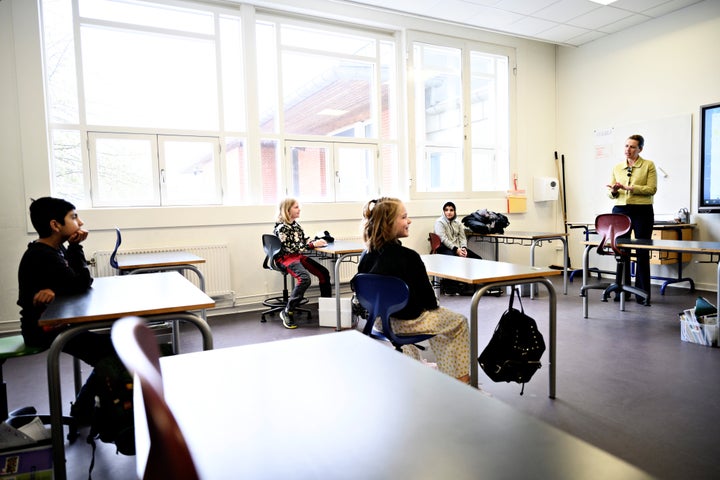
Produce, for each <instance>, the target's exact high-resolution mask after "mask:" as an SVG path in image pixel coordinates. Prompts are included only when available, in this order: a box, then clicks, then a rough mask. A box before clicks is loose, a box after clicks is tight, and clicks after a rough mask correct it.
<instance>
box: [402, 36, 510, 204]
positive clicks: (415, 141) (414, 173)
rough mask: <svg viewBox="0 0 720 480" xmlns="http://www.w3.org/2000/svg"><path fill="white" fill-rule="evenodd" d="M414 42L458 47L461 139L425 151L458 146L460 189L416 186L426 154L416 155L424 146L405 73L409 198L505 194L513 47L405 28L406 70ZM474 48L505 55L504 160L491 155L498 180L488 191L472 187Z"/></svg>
mask: <svg viewBox="0 0 720 480" xmlns="http://www.w3.org/2000/svg"><path fill="white" fill-rule="evenodd" d="M416 43H423V44H427V45H437V46H438V47H449V48H456V49H460V50H461V62H462V63H461V65H462V67H461V79H462V82H461V84H462V89H463V99H462V112H463V125H462V138H459V139H458V141H457V142H456V144H454V145H449V144H448V145H427V148H428V152H431V151H432V150H436V151H444V150H445V151H446V150H447V149H452V148H458V147H459V148H461V156H462V170H461V174H462V175H463V179H462V185H463V189H462V191H445V190H443V189H429V191H421V190H420V189H419V188H418V181H423V178H424V177H425V176H427V175H429V172H428V171H427V168H428V161H429V160H428V155H425V154H419V153H418V152H423V151H424V150H425V149H424V148H422V147H423V144H424V139H423V138H420V137H422V135H423V133H422V132H418V131H417V124H416V105H417V102H416V98H415V83H414V75H408V87H407V91H408V122H409V125H410V128H409V145H410V148H409V153H408V156H409V169H410V179H411V181H410V197H411V198H413V199H437V198H444V197H446V196H447V195H448V194H449V195H452V196H453V198H455V199H458V198H478V197H485V198H496V197H501V196H505V194H506V190H507V189H508V188H509V186H510V183H511V178H510V172H511V171H512V170H511V165H512V163H513V159H514V150H515V148H514V142H513V138H514V128H515V127H514V126H515V114H514V110H515V109H514V105H515V91H516V85H515V75H514V71H515V65H516V60H515V50H514V49H513V48H510V47H503V46H499V45H491V44H486V43H482V42H475V41H469V40H465V39H460V38H454V37H447V36H442V35H437V34H432V33H425V32H418V31H408V33H407V42H406V55H407V58H408V64H407V66H406V68H407V71H408V72H413V71H414V51H413V48H414V45H415V44H416ZM471 51H477V52H483V53H489V54H495V55H502V56H506V57H507V58H508V70H509V71H508V75H507V78H508V86H507V88H508V112H507V123H508V131H507V137H508V140H507V154H506V158H507V161H506V162H503V163H502V164H500V163H499V162H500V160H499V158H498V156H497V155H496V156H495V157H494V164H493V166H494V168H496V169H499V177H501V179H499V180H498V183H497V184H496V185H494V188H492V189H489V190H482V191H474V190H473V186H472V183H473V182H472V175H473V170H472V165H473V162H472V153H473V151H472V129H471V123H472V118H470V114H471V112H472V109H471V107H472V104H471V99H470V93H471V92H470V87H469V86H470V52H471Z"/></svg>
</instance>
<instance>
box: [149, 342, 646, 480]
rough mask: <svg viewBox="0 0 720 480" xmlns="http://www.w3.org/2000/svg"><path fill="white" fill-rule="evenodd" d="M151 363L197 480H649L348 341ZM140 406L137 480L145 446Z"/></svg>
mask: <svg viewBox="0 0 720 480" xmlns="http://www.w3.org/2000/svg"><path fill="white" fill-rule="evenodd" d="M160 364H161V368H162V373H163V378H164V381H163V384H164V390H165V398H166V400H167V402H168V404H169V405H170V408H171V409H172V411H173V412H174V414H175V416H176V418H177V420H178V423H179V425H180V428H181V429H182V431H183V433H184V436H185V438H186V440H187V442H188V445H189V447H190V451H191V453H192V455H193V458H194V461H195V465H196V467H197V470H198V473H199V475H200V477H201V478H203V479H208V480H225V479H227V480H235V479H253V480H266V479H267V480H277V479H293V480H305V479H318V480H324V479H333V480H336V479H343V480H368V479H372V480H384V479H393V480H395V479H404V478H408V479H412V478H419V479H441V478H447V479H452V480H477V479H479V478H480V479H482V478H487V479H500V478H505V479H523V478H524V479H526V478H538V479H553V480H577V479H583V480H607V479H623V480H634V479H647V478H650V476H649V475H647V474H645V473H644V472H642V471H640V470H639V469H637V468H635V467H633V466H632V465H630V464H628V463H626V462H625V461H623V460H620V459H619V458H617V457H614V456H612V455H610V454H609V453H607V452H604V451H602V450H600V449H598V448H596V447H594V446H592V445H590V444H588V443H586V442H584V441H582V440H579V439H578V438H576V437H573V436H571V435H568V434H566V433H564V432H562V431H560V430H558V429H556V428H554V427H552V426H550V425H548V424H546V423H543V422H541V421H539V420H537V419H535V418H532V417H530V416H529V415H527V414H525V413H523V412H520V411H518V410H516V409H514V408H512V407H510V406H509V405H506V404H505V403H503V402H501V401H499V400H497V399H495V398H489V397H487V396H485V395H483V394H482V393H480V392H478V391H477V390H475V389H473V388H470V387H468V386H467V385H464V384H462V383H461V382H458V381H457V380H455V379H454V378H451V377H449V376H447V375H444V374H442V373H440V372H437V371H435V370H432V369H430V368H428V367H426V366H424V365H422V364H421V363H419V362H417V361H415V360H413V359H411V358H409V357H407V356H405V355H402V354H400V353H398V352H396V351H395V350H393V349H392V348H388V347H387V345H386V344H384V343H382V342H378V341H376V340H373V339H371V338H369V337H366V336H364V335H362V334H360V333H359V332H357V331H344V332H340V333H332V334H324V335H315V336H312V337H302V338H294V339H291V340H282V341H275V342H267V343H260V344H256V345H246V346H241V347H232V348H223V349H218V350H212V351H207V352H195V353H188V354H183V355H176V356H173V357H163V358H162V359H161V360H160ZM209 373H212V374H209ZM135 392H136V395H137V396H141V394H140V393H139V392H140V388H136V389H135ZM140 402H141V399H137V401H136V408H135V422H136V430H135V431H136V437H137V441H136V446H137V451H138V454H137V461H138V465H137V474H138V476H141V475H142V472H143V471H144V468H145V462H146V459H147V449H148V439H147V434H146V432H147V425H146V422H145V420H144V408H142V407H141V403H140Z"/></svg>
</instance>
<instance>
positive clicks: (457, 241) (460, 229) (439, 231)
mask: <svg viewBox="0 0 720 480" xmlns="http://www.w3.org/2000/svg"><path fill="white" fill-rule="evenodd" d="M435 234H436V235H437V236H438V237H440V246H439V247H438V249H437V253H441V254H443V255H457V256H458V257H468V258H478V259H480V258H481V257H480V255H478V254H477V253H475V252H473V251H472V250H470V249H468V248H467V237H466V236H465V226H464V225H463V224H462V223H461V222H460V220H458V218H457V210H456V208H455V204H454V203H453V202H445V205H443V213H442V215H440V218H438V219H437V220H435ZM467 287H471V288H467ZM442 291H443V292H444V293H445V294H450V295H452V294H459V293H461V292H470V294H472V292H474V288H472V285H465V284H463V283H461V282H456V281H453V280H448V279H443V281H442Z"/></svg>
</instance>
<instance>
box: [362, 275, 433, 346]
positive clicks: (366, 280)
mask: <svg viewBox="0 0 720 480" xmlns="http://www.w3.org/2000/svg"><path fill="white" fill-rule="evenodd" d="M352 286H353V290H355V295H356V296H357V299H358V302H360V305H362V307H363V308H365V309H366V310H367V312H368V317H367V322H366V323H365V328H364V329H363V333H364V334H365V335H368V336H370V337H373V338H377V339H378V340H387V341H389V342H390V343H392V345H393V346H394V347H395V350H397V351H399V352H401V351H402V346H403V345H415V346H416V347H418V348H419V349H421V350H424V349H425V347H423V346H422V345H417V344H418V343H419V342H422V341H424V340H427V339H429V338H432V337H434V336H435V335H431V334H416V335H397V334H396V333H395V332H394V331H393V329H392V324H391V323H390V316H391V315H392V314H393V313H395V312H397V311H399V310H402V309H403V307H405V305H407V302H408V297H409V295H410V290H409V289H408V286H407V284H406V283H405V282H403V281H402V280H401V279H399V278H397V277H390V276H388V275H377V274H374V273H358V274H357V275H355V277H354V278H353V280H352ZM377 317H380V320H381V322H382V331H378V330H375V329H374V328H373V326H374V324H375V320H376V319H377Z"/></svg>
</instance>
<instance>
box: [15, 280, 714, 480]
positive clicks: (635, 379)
mask: <svg viewBox="0 0 720 480" xmlns="http://www.w3.org/2000/svg"><path fill="white" fill-rule="evenodd" d="M554 283H555V285H556V288H557V290H558V292H561V291H562V290H561V289H562V285H561V281H560V279H558V280H557V281H555V282H554ZM578 291H579V285H578V283H577V281H576V282H575V283H571V284H570V289H569V294H568V295H567V296H565V295H562V294H559V295H558V336H557V340H558V350H557V398H556V399H555V400H551V399H549V398H548V397H547V392H548V390H547V387H548V382H547V378H548V377H547V368H546V366H545V367H543V368H542V369H541V370H540V371H539V372H538V373H537V374H536V375H535V377H534V378H533V379H532V381H531V382H530V383H528V384H527V385H526V386H525V393H524V395H522V396H520V386H519V385H517V384H514V383H511V384H506V383H502V384H496V383H493V382H491V381H490V380H489V379H488V378H487V377H485V376H484V374H483V373H482V372H481V373H480V378H481V380H480V381H481V388H482V389H483V390H485V391H486V392H488V393H489V394H490V395H492V396H493V397H495V398H497V399H498V401H502V402H506V403H508V404H510V405H512V406H514V407H515V408H517V409H518V410H521V411H524V412H527V413H528V414H530V415H533V416H535V417H538V418H540V419H542V420H544V421H546V422H548V423H550V424H552V425H554V426H556V427H558V428H560V429H561V430H564V431H566V432H569V433H571V434H573V435H575V436H577V437H579V438H581V439H583V440H585V441H587V442H589V443H591V444H593V445H596V446H598V447H600V448H602V449H604V450H606V451H608V452H610V453H612V454H613V455H616V456H618V457H621V458H623V459H625V460H627V461H628V462H630V463H632V464H634V465H636V466H638V467H640V468H642V469H644V470H645V471H647V472H648V473H650V474H652V475H653V476H656V477H658V478H664V479H704V478H707V479H710V478H715V479H717V478H720V466H719V462H720V428H718V427H719V426H720V425H719V424H720V417H719V416H718V415H720V382H719V381H718V380H719V374H718V370H719V369H720V349H717V348H709V347H703V346H699V345H694V344H689V343H684V342H681V341H680V335H679V325H678V315H677V314H678V312H680V311H681V310H682V309H684V308H689V307H691V306H692V305H694V302H695V298H696V296H697V295H703V296H705V297H707V298H708V299H711V300H713V301H714V298H715V294H714V293H709V292H696V293H694V294H691V293H689V292H688V291H687V290H683V289H673V288H668V289H667V292H666V294H665V295H664V296H661V295H660V294H659V289H657V287H655V290H654V292H653V304H652V306H651V307H644V306H641V305H638V304H636V303H635V302H629V303H628V304H627V308H626V311H625V312H620V311H619V308H618V304H617V303H613V302H608V303H602V302H600V301H599V296H600V291H598V290H595V291H591V292H590V295H591V303H590V318H588V319H583V318H582V306H581V305H582V304H581V299H580V297H579V296H578ZM523 300H524V306H525V310H526V313H528V314H530V315H531V316H533V317H534V318H535V319H536V320H537V321H538V324H539V325H540V327H541V330H542V332H543V333H544V334H545V336H546V340H547V302H546V296H545V295H544V294H543V295H542V296H541V298H539V299H535V300H530V299H528V298H524V299H523ZM441 303H442V304H443V305H445V306H447V307H449V308H452V309H454V310H457V311H460V312H463V313H465V314H466V315H469V308H470V305H469V303H470V302H469V297H446V296H443V297H441ZM480 307H481V317H480V322H481V323H480V331H479V345H480V347H481V349H482V347H483V346H484V345H486V344H487V341H488V340H489V338H490V335H491V334H492V330H493V329H494V327H495V324H496V323H497V320H498V318H499V317H500V315H501V314H502V312H503V311H504V310H505V308H506V307H507V297H505V296H503V297H500V298H495V297H484V298H483V299H482V300H481V302H480ZM258 318H259V315H258V314H256V313H255V314H242V315H227V316H222V317H211V319H210V324H211V327H212V329H213V332H214V336H215V346H216V348H223V347H228V346H235V345H242V344H249V343H259V342H267V341H273V340H278V339H284V338H292V337H296V336H300V335H315V334H331V333H332V332H333V331H334V329H332V328H321V327H318V325H317V315H315V317H314V318H313V320H312V321H311V322H310V323H306V322H300V325H301V326H300V328H298V329H297V330H286V329H284V328H283V327H282V325H281V324H280V323H279V321H278V320H277V319H276V320H274V321H268V322H267V323H264V324H263V323H260V322H259V321H258ZM183 348H184V349H185V350H199V349H200V340H199V338H198V337H197V336H196V334H195V333H194V332H193V331H191V330H187V333H186V334H184V336H183ZM426 356H427V358H428V360H430V361H432V360H433V357H432V354H431V353H430V354H426ZM546 356H547V353H546ZM67 358H69V357H67ZM544 364H545V365H547V359H546V358H545V359H544ZM70 367H71V362H70V361H69V360H66V361H64V365H63V370H64V372H65V373H64V375H65V377H64V378H66V379H67V380H66V382H65V386H64V388H65V389H64V392H63V395H64V396H63V398H64V404H65V405H66V406H68V407H69V400H70V398H71V383H72V382H71V374H70ZM250 367H251V366H250ZM288 368H296V367H295V366H293V365H288ZM4 372H5V379H6V381H7V383H8V390H9V392H8V397H9V403H10V408H11V409H12V408H16V407H18V406H21V405H26V404H33V405H36V406H37V407H38V408H39V409H41V410H47V386H46V374H45V356H44V355H35V356H32V357H25V358H20V359H11V360H9V361H8V362H7V363H6V364H5V366H4ZM198 411H199V412H200V413H199V414H202V408H201V406H199V409H198ZM439 442H441V439H439ZM229 447H230V448H231V446H229ZM298 448H302V446H301V445H298ZM439 454H440V453H439ZM508 455H512V446H510V445H508ZM67 457H68V478H70V479H84V478H87V477H88V475H87V468H88V466H89V463H90V457H91V449H90V446H89V445H87V444H86V443H85V441H84V435H83V436H81V439H79V440H78V441H76V442H75V443H74V444H72V445H67ZM518 461H522V459H518ZM93 478H95V479H100V480H121V479H122V480H124V479H131V478H135V476H134V458H133V457H125V456H122V455H116V454H115V451H114V448H113V446H112V445H107V444H99V447H98V452H97V455H96V461H95V470H94V472H93ZM478 478H487V477H484V476H483V474H482V472H478Z"/></svg>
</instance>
